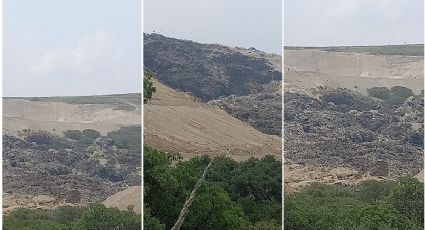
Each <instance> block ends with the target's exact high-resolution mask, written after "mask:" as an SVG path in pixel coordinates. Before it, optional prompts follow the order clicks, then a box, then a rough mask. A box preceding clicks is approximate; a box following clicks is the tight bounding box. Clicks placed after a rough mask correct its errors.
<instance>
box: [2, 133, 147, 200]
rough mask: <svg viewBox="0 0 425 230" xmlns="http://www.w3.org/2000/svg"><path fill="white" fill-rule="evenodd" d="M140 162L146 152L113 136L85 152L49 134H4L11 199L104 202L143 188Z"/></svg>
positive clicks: (6, 181)
mask: <svg viewBox="0 0 425 230" xmlns="http://www.w3.org/2000/svg"><path fill="white" fill-rule="evenodd" d="M34 136H38V137H44V138H39V139H37V138H34ZM49 140H50V141H49ZM140 164H141V160H140V153H136V152H132V151H129V150H127V149H119V148H117V147H116V146H115V145H114V143H113V141H112V140H111V139H108V138H98V139H96V141H95V142H94V143H93V144H92V145H90V146H89V147H87V148H82V147H81V146H78V145H75V143H74V144H73V143H72V142H69V141H68V140H67V139H64V138H63V139H62V138H59V137H56V136H52V135H50V134H47V133H42V134H40V133H39V132H36V133H27V134H26V136H24V137H16V136H9V135H3V191H4V193H5V194H9V195H13V194H17V195H26V194H27V195H31V196H37V195H47V196H51V197H54V198H55V199H56V200H57V201H58V202H63V201H64V202H67V203H88V202H100V201H102V200H104V199H105V198H106V197H108V196H110V195H112V194H114V193H116V192H118V191H121V190H123V189H125V188H126V187H128V186H135V185H139V184H140Z"/></svg>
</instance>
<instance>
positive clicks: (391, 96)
mask: <svg viewBox="0 0 425 230" xmlns="http://www.w3.org/2000/svg"><path fill="white" fill-rule="evenodd" d="M367 92H368V95H369V96H371V97H375V98H379V99H382V100H385V101H387V102H388V103H391V104H402V103H403V102H404V100H405V99H406V98H408V97H410V96H413V91H412V90H411V89H409V88H406V87H404V86H394V87H391V89H389V88H387V87H372V88H370V89H367Z"/></svg>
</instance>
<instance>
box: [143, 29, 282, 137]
mask: <svg viewBox="0 0 425 230" xmlns="http://www.w3.org/2000/svg"><path fill="white" fill-rule="evenodd" d="M144 38H145V42H144V61H145V63H144V65H145V66H146V67H147V68H148V69H150V70H151V71H153V72H154V73H155V75H156V76H157V79H158V80H159V81H160V82H162V83H163V84H165V85H167V86H169V87H170V88H173V89H177V90H181V91H183V92H188V93H191V94H192V95H194V96H195V97H196V98H199V100H201V101H203V102H209V103H210V104H214V105H217V106H218V107H220V108H222V109H223V110H225V111H226V112H228V113H229V114H230V115H232V116H234V117H236V118H238V119H240V120H242V121H245V122H247V123H248V124H250V125H251V126H253V127H254V128H256V129H257V130H259V131H261V132H263V133H266V134H272V135H280V134H281V126H282V123H281V110H282V103H281V100H282V96H281V87H280V86H281V81H282V70H281V67H282V63H281V62H282V58H281V56H279V55H276V54H269V53H265V52H262V51H259V50H256V49H254V48H250V49H244V48H239V47H235V48H233V47H227V46H223V45H218V44H200V43H196V42H193V41H188V40H180V39H175V38H169V37H165V36H162V35H159V34H144ZM264 100H267V102H266V103H264Z"/></svg>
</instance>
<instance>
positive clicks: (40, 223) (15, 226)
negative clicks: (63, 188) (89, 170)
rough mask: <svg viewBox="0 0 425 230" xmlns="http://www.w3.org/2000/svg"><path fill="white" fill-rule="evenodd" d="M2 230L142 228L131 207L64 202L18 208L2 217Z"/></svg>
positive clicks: (127, 229)
mask: <svg viewBox="0 0 425 230" xmlns="http://www.w3.org/2000/svg"><path fill="white" fill-rule="evenodd" d="M3 229H5V230H30V229H31V230H45V229H49V230H103V229H126V230H139V229H141V216H140V215H139V214H136V213H134V212H130V211H120V210H118V209H116V208H106V207H105V206H104V205H101V204H93V205H90V206H88V207H71V206H63V207H60V208H58V209H56V210H41V209H17V210H15V211H13V212H12V213H10V214H9V215H7V216H4V218H3Z"/></svg>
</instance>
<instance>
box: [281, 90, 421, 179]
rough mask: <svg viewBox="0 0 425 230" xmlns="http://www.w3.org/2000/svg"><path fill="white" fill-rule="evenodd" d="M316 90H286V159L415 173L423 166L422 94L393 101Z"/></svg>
mask: <svg viewBox="0 0 425 230" xmlns="http://www.w3.org/2000/svg"><path fill="white" fill-rule="evenodd" d="M316 96H317V97H310V96H307V95H303V94H294V93H285V95H284V100H285V113H284V129H285V135H284V138H285V157H286V158H287V159H289V160H291V161H293V162H295V163H300V164H309V165H320V166H349V167H353V168H355V169H357V170H359V171H360V172H365V173H366V172H369V173H370V174H371V175H376V176H385V177H400V176H406V175H414V174H416V173H418V172H419V171H420V170H421V169H422V168H423V147H424V144H423V138H424V136H423V129H424V126H423V121H424V117H423V105H424V104H423V103H424V101H423V98H421V97H417V98H415V97H410V98H408V99H407V100H406V101H405V103H404V104H402V105H394V104H387V103H385V102H383V101H378V100H373V99H371V98H368V97H363V96H361V95H359V94H356V93H353V92H351V91H348V90H343V89H337V90H333V89H326V88H322V89H320V90H318V91H317V92H316Z"/></svg>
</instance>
